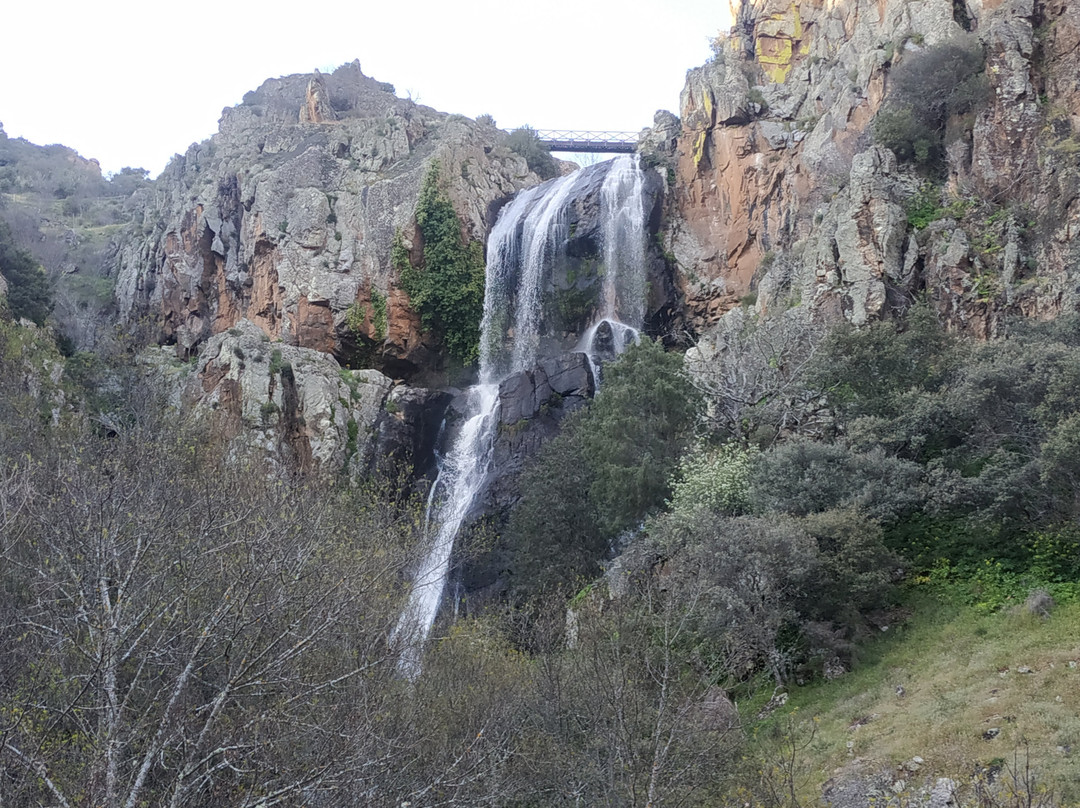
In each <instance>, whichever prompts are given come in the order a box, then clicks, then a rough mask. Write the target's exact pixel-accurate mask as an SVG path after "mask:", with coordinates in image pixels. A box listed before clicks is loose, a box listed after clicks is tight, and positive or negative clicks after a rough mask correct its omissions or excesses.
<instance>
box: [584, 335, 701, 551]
mask: <svg viewBox="0 0 1080 808" xmlns="http://www.w3.org/2000/svg"><path fill="white" fill-rule="evenodd" d="M605 371H606V375H605V379H604V387H603V389H602V390H601V391H600V393H599V395H598V397H597V399H596V401H595V402H593V406H592V407H591V408H590V410H589V412H588V414H587V415H586V416H585V418H583V419H582V427H581V428H582V429H584V437H583V439H582V440H583V444H582V445H583V447H584V449H585V452H586V457H587V458H588V462H589V465H590V466H591V467H592V469H593V472H594V475H595V476H594V479H593V482H592V485H591V486H590V488H589V498H590V500H591V501H592V504H593V507H595V508H596V511H597V514H598V517H599V520H600V522H601V524H602V525H603V526H604V527H605V529H606V531H607V532H608V533H609V534H610V535H615V534H617V533H619V532H620V531H622V530H625V529H626V528H628V527H630V526H631V525H634V524H636V523H637V522H639V521H640V520H641V519H642V518H644V516H645V515H646V514H647V513H648V512H649V511H650V510H652V509H653V508H656V507H658V506H659V505H660V504H661V503H662V502H663V501H664V500H665V498H666V497H667V496H668V495H669V494H670V481H669V476H668V472H669V469H670V468H671V467H672V466H673V465H674V464H675V461H676V460H677V458H678V457H679V456H680V455H681V454H682V451H683V447H684V446H685V445H686V441H687V439H688V438H689V435H690V430H691V428H692V427H693V424H694V419H695V416H696V414H697V412H698V409H699V405H700V400H701V399H700V396H699V395H698V394H697V393H696V392H695V390H694V388H693V387H692V386H691V384H690V381H689V379H688V378H687V376H686V374H685V373H684V371H683V363H682V357H681V356H680V355H679V354H677V353H667V352H666V351H665V350H664V348H663V346H662V345H661V344H660V343H659V342H654V341H652V340H650V339H643V340H642V341H641V343H640V344H639V345H635V346H632V347H631V348H630V349H629V350H627V352H626V353H625V354H623V355H622V357H620V359H619V361H618V362H615V363H613V364H611V365H609V366H608V367H607V368H605Z"/></svg>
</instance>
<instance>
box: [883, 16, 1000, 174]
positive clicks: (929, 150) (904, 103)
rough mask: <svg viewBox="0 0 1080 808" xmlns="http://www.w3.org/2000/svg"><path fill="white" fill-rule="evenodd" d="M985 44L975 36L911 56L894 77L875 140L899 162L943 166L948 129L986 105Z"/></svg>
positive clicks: (965, 124)
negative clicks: (980, 42)
mask: <svg viewBox="0 0 1080 808" xmlns="http://www.w3.org/2000/svg"><path fill="white" fill-rule="evenodd" d="M984 63H985V59H984V56H983V51H982V46H981V45H980V44H979V42H978V40H977V39H976V38H975V37H973V36H964V37H958V38H957V39H954V40H952V41H950V42H946V43H943V44H941V45H937V46H935V47H932V48H926V49H924V50H922V51H917V52H915V53H912V54H910V55H908V56H907V57H906V58H905V59H904V61H903V62H901V63H900V64H899V65H898V66H897V67H896V68H895V69H894V70H893V71H892V73H891V76H890V78H891V81H892V90H891V92H890V94H889V97H888V99H887V101H886V103H885V106H884V107H883V108H882V109H881V111H880V112H879V113H878V115H877V118H876V119H875V121H874V137H875V139H876V140H877V142H878V143H880V144H881V145H882V146H885V147H887V148H890V149H892V150H893V151H894V152H895V153H896V156H897V157H898V158H900V159H901V160H906V161H909V162H914V163H917V164H919V165H923V166H927V167H934V166H937V165H940V163H941V160H942V158H943V156H944V145H945V141H946V139H947V134H949V132H948V130H949V129H950V128H954V129H955V128H956V126H957V125H959V126H960V127H961V128H962V129H963V128H970V124H971V121H970V120H968V121H964V120H963V118H964V116H970V114H971V113H972V112H973V111H975V110H977V109H978V107H979V106H980V105H981V104H982V103H983V102H984V101H985V99H986V97H987V93H988V88H989V85H988V83H987V80H986V75H985V73H984V72H983V67H984Z"/></svg>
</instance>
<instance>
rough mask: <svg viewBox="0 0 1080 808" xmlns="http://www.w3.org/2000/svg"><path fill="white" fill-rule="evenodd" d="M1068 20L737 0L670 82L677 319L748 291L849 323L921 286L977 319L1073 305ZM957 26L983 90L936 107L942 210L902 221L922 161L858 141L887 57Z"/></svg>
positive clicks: (931, 7)
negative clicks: (980, 54)
mask: <svg viewBox="0 0 1080 808" xmlns="http://www.w3.org/2000/svg"><path fill="white" fill-rule="evenodd" d="M1078 19H1080V5H1078V4H1077V3H1076V2H1075V0H1001V1H1000V2H976V0H972V1H971V2H968V3H967V4H966V6H965V5H964V4H961V3H954V2H952V0H924V2H919V3H901V2H890V1H889V0H886V1H885V2H876V0H875V2H870V0H846V1H845V2H839V3H832V2H829V3H826V2H824V0H745V2H743V3H742V6H741V8H740V10H739V13H738V19H737V24H736V26H735V28H734V29H733V30H732V32H731V34H730V36H728V37H725V38H721V39H719V40H718V41H717V47H716V56H715V58H714V59H713V60H711V61H710V62H709V63H708V64H706V65H704V66H703V67H700V68H697V69H695V70H692V71H690V73H689V74H688V76H687V82H686V87H685V88H684V90H683V94H682V99H681V115H682V119H681V121H682V132H681V134H680V136H679V138H678V146H677V155H676V176H675V178H674V193H673V196H672V203H671V205H670V206H669V209H668V223H667V227H666V235H665V239H666V243H667V245H668V248H669V249H670V251H671V253H672V254H673V257H674V258H675V259H676V261H677V262H678V265H679V267H680V272H679V275H678V282H679V286H680V288H681V291H682V292H683V294H684V296H685V300H686V310H685V324H686V326H687V327H688V328H689V329H690V330H691V331H694V332H697V333H701V332H702V331H703V330H705V329H707V328H709V327H710V326H711V325H712V324H714V323H716V321H717V320H718V318H719V317H720V316H722V315H723V313H724V312H725V311H728V310H730V309H731V308H732V307H734V306H735V305H736V304H737V303H739V302H740V300H741V301H743V302H746V301H747V300H753V299H754V298H755V297H756V298H757V301H758V302H757V306H758V308H759V310H768V309H769V308H775V307H776V306H777V305H778V304H783V305H792V304H793V303H798V302H801V303H803V304H806V305H811V306H813V307H815V311H817V312H819V313H820V314H821V315H822V316H824V317H826V318H836V317H841V316H842V317H846V318H847V319H849V320H850V321H852V322H854V323H861V322H865V321H866V320H868V319H872V318H875V317H880V316H884V315H887V314H888V313H889V312H890V311H891V310H892V309H893V308H904V307H905V306H906V305H907V304H908V302H909V301H910V299H911V298H912V297H913V296H914V295H915V294H916V293H918V292H920V291H921V290H922V289H924V288H925V289H926V290H928V291H929V293H930V297H931V299H932V300H933V301H934V303H935V305H936V306H937V308H938V311H939V313H940V314H941V315H942V316H943V317H944V318H945V319H946V321H947V322H948V323H949V324H950V326H952V327H954V328H958V329H964V330H969V331H972V332H973V333H976V334H982V335H986V334H990V333H993V331H994V329H995V328H996V323H997V322H998V320H999V319H1000V317H1001V316H1002V315H1003V314H1006V313H1012V312H1017V313H1023V314H1026V315H1029V316H1038V317H1048V316H1054V315H1055V314H1057V313H1058V312H1060V311H1062V310H1065V309H1069V310H1072V309H1075V308H1076V306H1077V305H1078V303H1080V300H1078V298H1077V291H1076V289H1077V287H1078V284H1077V283H1076V281H1075V278H1074V275H1075V272H1076V267H1077V266H1078V258H1080V256H1078V255H1077V253H1076V249H1077V246H1076V239H1075V234H1076V231H1077V227H1078V224H1077V222H1078V217H1080V202H1078V201H1077V200H1080V169H1078V166H1077V163H1076V159H1075V154H1076V153H1077V152H1078V151H1080V149H1078V148H1077V147H1076V143H1078V142H1080V80H1078V79H1077V77H1076V71H1075V67H1072V66H1071V62H1070V56H1069V54H1074V53H1075V50H1076V48H1077V47H1078V46H1080V23H1078V22H1077V20H1078ZM968 32H970V33H968ZM965 36H966V37H969V38H970V37H974V38H975V40H976V41H977V43H978V46H979V47H981V48H982V49H983V50H984V52H985V57H986V62H985V78H986V83H987V84H988V86H989V94H988V96H987V99H986V101H984V102H982V103H981V104H980V106H979V108H978V109H977V110H976V114H975V115H974V116H973V121H968V122H966V123H965V121H961V120H957V121H950V124H949V129H948V132H947V135H948V137H949V138H950V139H951V140H950V142H948V143H947V144H946V145H947V164H948V177H947V178H946V180H947V181H945V182H944V183H943V190H944V191H945V193H944V195H943V196H942V198H941V205H942V209H943V210H942V212H941V213H940V214H939V216H940V217H941V221H939V222H935V223H934V225H935V226H934V227H933V228H932V229H929V230H928V231H926V232H916V231H915V229H914V228H913V227H912V225H911V223H910V222H908V220H907V215H906V213H907V211H906V209H907V207H908V206H909V205H910V203H911V201H912V199H913V198H914V197H915V195H916V194H917V193H919V192H920V186H921V185H922V184H923V182H924V177H923V176H920V175H919V173H918V172H917V171H916V170H915V169H914V168H912V167H911V166H904V165H898V164H897V162H896V160H895V159H894V158H893V157H892V155H890V154H888V153H887V151H886V150H883V149H881V148H878V147H874V146H873V132H872V123H873V120H874V116H875V115H876V114H877V112H878V111H879V110H880V109H881V107H882V104H883V102H884V101H885V100H886V98H887V97H888V93H889V91H890V89H891V86H892V84H891V76H892V71H893V69H894V68H895V67H896V66H897V65H900V64H902V63H903V62H904V61H905V60H909V59H912V60H914V59H918V58H920V56H921V55H922V54H924V53H925V52H926V51H927V50H928V49H932V48H935V47H937V46H940V45H943V44H945V43H949V42H958V41H961V40H962V38H963V37H965ZM934 89H935V88H927V92H932V91H933V90H934ZM652 140H659V141H663V140H664V136H663V134H661V133H660V132H659V126H658V127H657V130H656V133H655V134H654V135H652V136H646V137H645V138H643V142H644V143H650V142H651V141H652ZM950 200H951V204H947V203H950Z"/></svg>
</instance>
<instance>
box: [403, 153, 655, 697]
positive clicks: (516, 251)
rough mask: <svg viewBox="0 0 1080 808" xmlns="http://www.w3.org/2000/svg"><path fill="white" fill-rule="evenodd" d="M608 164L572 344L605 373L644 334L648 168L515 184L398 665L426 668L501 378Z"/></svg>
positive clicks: (502, 219) (521, 348) (481, 473)
mask: <svg viewBox="0 0 1080 808" xmlns="http://www.w3.org/2000/svg"><path fill="white" fill-rule="evenodd" d="M597 171H604V172H606V173H605V174H604V179H603V184H602V186H601V188H600V193H599V204H600V210H599V217H600V224H601V228H600V229H601V239H602V242H603V243H602V249H603V265H602V268H601V271H602V285H601V289H600V295H599V300H598V303H599V305H598V306H597V312H596V316H595V317H594V321H593V323H592V324H591V325H590V326H589V328H587V329H586V330H585V331H584V333H583V334H582V337H581V339H580V340H579V342H578V346H577V348H576V349H575V350H577V351H581V352H584V353H585V354H586V356H587V357H588V360H589V365H590V367H591V368H592V370H593V376H594V379H596V380H597V382H599V376H598V371H599V364H598V363H599V362H600V361H606V360H609V359H612V358H614V356H615V355H617V354H619V353H621V352H622V351H623V350H625V348H626V347H627V346H628V345H630V344H631V343H632V342H635V341H637V339H638V338H639V330H640V328H641V326H642V323H643V320H644V316H645V296H646V289H647V282H646V276H645V273H646V269H645V268H646V226H645V203H644V195H643V189H644V172H643V171H642V169H641V167H640V166H639V164H638V159H637V157H636V156H634V157H631V156H622V157H618V158H616V159H614V160H611V161H609V162H607V163H600V164H598V165H595V166H591V167H589V168H586V169H582V170H579V171H575V172H574V173H572V174H569V175H567V176H564V177H560V178H558V179H555V180H551V181H549V182H546V183H544V184H542V185H538V186H536V187H534V188H530V189H528V190H526V191H522V192H521V193H519V194H518V195H517V196H516V197H515V198H514V199H513V200H512V201H511V202H510V203H509V204H507V205H506V206H505V207H504V208H503V210H502V211H501V212H500V214H499V218H498V220H497V221H496V223H495V226H494V227H493V228H492V231H491V235H490V236H489V238H488V243H487V270H486V279H485V288H484V317H483V321H482V324H481V337H480V375H479V383H478V384H476V385H475V386H473V387H471V388H469V390H468V391H467V394H466V395H467V403H466V407H465V420H464V423H463V424H462V426H461V427H460V431H459V432H458V434H457V437H456V438H455V439H454V441H453V444H452V446H451V448H450V450H449V451H448V452H447V453H446V454H445V455H444V456H443V457H442V458H441V459H440V463H439V472H438V476H437V477H436V479H435V482H434V483H433V485H432V491H431V495H430V496H429V498H428V506H427V512H426V514H425V524H424V539H425V541H426V542H428V543H429V547H428V549H427V551H426V553H425V555H424V557H423V559H422V561H421V563H420V564H419V565H418V567H417V569H416V571H415V575H414V577H413V582H412V590H411V592H410V595H409V600H408V603H407V605H406V607H405V609H404V610H403V612H402V614H401V617H400V618H399V619H398V624H397V627H396V628H395V629H394V637H396V638H397V639H398V640H399V641H400V643H401V647H402V649H403V650H402V652H401V657H400V660H399V663H398V666H399V669H400V670H401V672H402V674H403V675H405V676H406V677H408V678H415V677H416V676H417V675H419V673H420V669H421V659H422V655H423V648H424V643H425V641H426V640H427V637H428V635H429V634H430V632H431V627H432V625H433V624H434V622H435V618H436V616H437V614H438V611H439V606H440V603H441V600H442V595H443V591H444V590H445V588H446V582H447V577H448V574H449V571H450V560H451V555H452V553H453V548H454V540H455V538H456V536H457V534H458V531H459V530H460V529H461V527H462V525H463V524H464V522H465V520H466V518H467V517H468V515H469V512H470V510H471V508H472V506H473V503H474V501H475V500H476V498H477V496H478V495H479V494H480V492H481V491H482V490H483V488H484V485H485V483H486V482H487V479H488V475H489V473H490V466H491V457H492V453H493V450H494V442H495V436H496V426H497V423H498V406H499V384H500V382H502V381H503V380H504V379H506V378H508V377H509V376H511V375H512V374H515V373H519V372H521V371H525V370H531V369H532V368H533V367H534V366H535V365H536V363H537V360H538V359H540V358H541V343H542V342H543V340H544V338H545V337H546V336H550V335H547V334H545V333H544V328H545V324H546V322H545V321H546V320H547V317H546V313H545V311H544V297H545V295H544V292H545V284H547V283H548V282H549V281H550V278H551V275H552V269H553V267H554V266H555V264H556V263H557V262H558V261H560V260H561V259H562V258H563V256H564V255H565V252H566V245H567V242H568V240H569V239H570V238H571V236H572V233H571V228H570V207H571V205H573V204H574V201H575V199H576V197H577V195H578V194H579V193H580V192H581V191H582V190H583V189H585V188H586V187H587V186H588V185H589V183H590V182H592V181H593V179H594V176H593V175H594V173H595V172H597Z"/></svg>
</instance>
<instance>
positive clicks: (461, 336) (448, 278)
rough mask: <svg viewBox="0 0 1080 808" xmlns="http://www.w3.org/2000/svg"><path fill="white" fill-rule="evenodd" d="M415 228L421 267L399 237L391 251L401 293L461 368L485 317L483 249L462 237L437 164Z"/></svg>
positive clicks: (473, 351)
mask: <svg viewBox="0 0 1080 808" xmlns="http://www.w3.org/2000/svg"><path fill="white" fill-rule="evenodd" d="M416 223H417V226H418V227H419V228H420V234H421V236H422V237H423V244H424V250H423V256H422V259H421V260H422V263H421V266H420V267H419V268H417V267H414V266H412V264H411V263H410V262H409V260H408V254H407V253H406V252H405V248H404V244H403V243H402V242H401V239H400V237H398V238H396V239H395V244H394V246H393V247H392V250H391V260H392V261H393V262H394V265H395V267H398V268H399V271H400V273H401V285H402V288H404V289H405V292H406V293H407V294H408V295H409V300H410V302H411V304H412V306H413V308H415V309H416V311H417V312H419V314H420V319H421V321H422V323H423V325H424V328H426V329H428V330H429V331H433V332H434V333H435V334H436V335H438V336H439V338H440V339H442V341H443V343H444V344H445V345H446V348H447V351H448V352H449V353H450V355H451V356H453V357H455V358H456V359H458V360H460V361H461V362H462V363H464V364H470V363H472V362H475V361H476V359H477V357H478V356H479V351H480V320H481V319H482V318H483V314H484V246H483V244H481V243H480V242H479V241H470V242H468V243H465V241H464V239H463V238H462V235H461V222H460V220H459V219H458V216H457V213H456V212H455V210H454V206H453V204H452V203H451V202H450V197H449V196H448V195H447V194H446V192H445V191H444V190H443V189H442V188H441V187H440V185H439V165H438V163H432V165H431V168H430V169H429V171H428V173H427V175H426V176H425V177H424V184H423V186H422V188H421V189H420V198H419V200H418V201H417V204H416ZM373 302H374V301H373Z"/></svg>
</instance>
